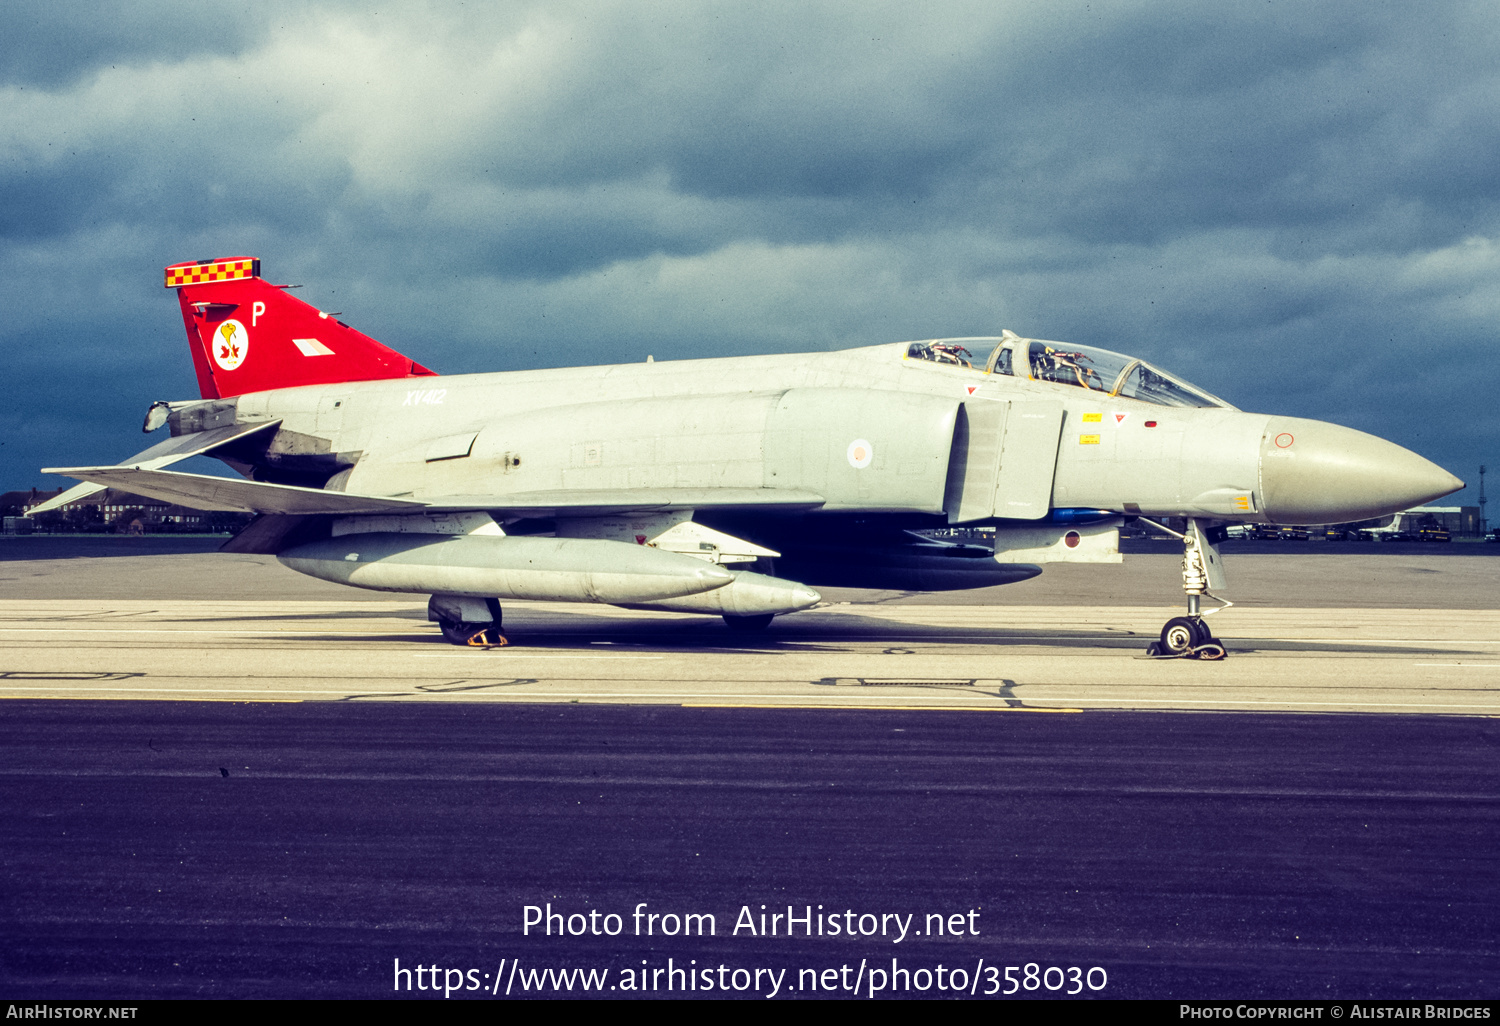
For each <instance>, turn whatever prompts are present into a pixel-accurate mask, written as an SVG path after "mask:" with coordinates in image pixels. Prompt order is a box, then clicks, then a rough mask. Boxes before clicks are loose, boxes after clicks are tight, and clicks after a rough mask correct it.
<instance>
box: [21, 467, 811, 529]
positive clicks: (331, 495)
mask: <svg viewBox="0 0 1500 1026" xmlns="http://www.w3.org/2000/svg"><path fill="white" fill-rule="evenodd" d="M44 472H45V473H48V474H62V475H63V476H64V477H76V478H81V479H82V480H84V481H88V482H91V483H93V484H95V485H102V486H104V487H107V488H119V489H122V490H124V491H128V492H133V493H135V494H136V495H147V496H150V497H151V498H153V499H162V500H163V501H166V502H175V503H177V504H178V505H182V506H189V507H192V508H193V509H208V510H233V511H236V512H242V513H279V514H290V515H293V516H310V515H316V514H333V515H336V516H354V515H357V514H363V513H418V512H422V511H424V510H425V511H429V512H442V511H447V510H454V511H456V510H485V511H487V512H490V513H496V514H501V515H511V516H522V517H538V516H607V515H610V514H613V513H629V512H640V511H653V512H655V511H663V512H665V511H669V510H681V509H709V508H719V509H722V508H726V507H730V508H732V507H739V508H752V509H758V510H763V511H766V512H771V511H782V510H806V509H816V508H817V507H819V506H821V505H823V497H822V496H820V495H814V494H813V493H811V492H803V491H796V490H792V489H782V488H621V489H577V490H566V489H563V490H557V491H542V492H520V493H515V494H511V495H458V496H443V497H439V498H432V499H412V498H394V497H390V496H378V495H351V494H349V493H348V492H326V491H322V490H320V489H317V488H299V487H297V486H295V485H278V484H267V483H265V482H262V481H245V480H240V479H238V478H227V477H209V476H207V475H205V474H183V473H180V472H178V471H175V470H153V469H148V468H145V467H139V466H113V467H50V468H47V469H46V470H45V471H44ZM65 494H66V493H65Z"/></svg>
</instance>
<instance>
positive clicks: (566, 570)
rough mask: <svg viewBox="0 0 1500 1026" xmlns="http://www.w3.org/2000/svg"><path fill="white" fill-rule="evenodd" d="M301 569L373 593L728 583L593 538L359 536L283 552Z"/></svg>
mask: <svg viewBox="0 0 1500 1026" xmlns="http://www.w3.org/2000/svg"><path fill="white" fill-rule="evenodd" d="M277 559H279V560H280V561H281V562H282V563H284V564H285V565H286V566H288V567H290V568H291V569H293V570H296V571H298V572H300V573H304V574H307V575H309V576H311V577H318V578H321V579H322V580H325V581H333V582H334V583H336V584H349V585H353V586H354V587H356V588H370V589H373V590H375V591H399V592H413V593H417V594H444V595H459V596H467V597H472V598H508V599H533V600H536V601H544V602H545V601H550V602H604V603H608V604H611V605H628V604H632V603H643V602H656V601H662V600H666V599H674V598H681V597H683V596H686V595H697V594H699V593H700V592H708V591H712V590H714V589H716V588H722V587H724V586H725V585H728V584H730V583H731V582H732V581H734V579H735V575H734V574H733V573H731V572H730V571H728V570H725V569H724V568H723V567H720V566H716V565H714V564H712V563H708V562H705V561H704V560H701V559H694V558H693V557H691V556H683V555H680V554H678V553H675V552H666V551H663V550H661V549H651V548H646V547H644V546H641V545H629V544H626V543H624V542H617V541H603V540H599V539H594V538H530V537H521V538H516V537H505V536H498V535H414V534H394V533H391V534H387V533H372V534H354V535H344V536H342V537H338V538H330V539H326V540H323V541H316V542H310V543H308V544H306V545H299V546H297V547H296V548H292V549H288V550H287V551H286V552H283V553H281V554H280V555H278V556H277Z"/></svg>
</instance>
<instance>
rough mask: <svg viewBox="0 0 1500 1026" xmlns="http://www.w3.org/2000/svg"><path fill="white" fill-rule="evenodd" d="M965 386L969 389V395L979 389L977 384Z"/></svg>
mask: <svg viewBox="0 0 1500 1026" xmlns="http://www.w3.org/2000/svg"><path fill="white" fill-rule="evenodd" d="M967 387H968V389H969V394H970V395H973V394H974V393H975V392H977V391H979V386H978V385H969V386H967Z"/></svg>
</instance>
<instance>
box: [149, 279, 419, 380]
mask: <svg viewBox="0 0 1500 1026" xmlns="http://www.w3.org/2000/svg"><path fill="white" fill-rule="evenodd" d="M167 288H169V289H176V290H177V301H178V303H179V304H181V306H182V322H183V324H184V325H185V326H186V327H187V335H188V344H189V346H190V347H191V349H192V351H193V368H194V369H195V370H196V371H197V372H198V387H199V389H200V390H201V391H202V393H203V398H205V399H225V398H228V397H230V396H236V395H244V394H245V393H246V392H262V391H265V390H266V389H271V388H291V387H294V386H296V385H329V384H333V383H335V382H340V381H376V380H380V379H384V378H408V377H420V376H424V375H430V374H433V373H434V372H433V371H430V370H428V369H427V368H426V367H423V366H422V365H421V364H419V363H416V362H414V361H412V360H409V359H407V358H406V357H404V356H402V355H401V354H400V353H398V352H396V351H395V350H394V349H388V348H386V347H385V346H383V345H381V344H380V343H379V342H376V341H375V340H374V339H373V338H370V337H369V336H368V335H362V334H360V333H359V332H357V331H355V330H354V329H353V328H351V327H349V326H348V325H347V324H345V323H343V322H342V321H338V320H335V319H334V317H333V315H332V314H326V313H323V312H321V311H320V310H318V309H316V308H315V307H311V306H308V305H307V304H306V303H304V302H302V301H301V300H300V299H293V298H292V297H291V296H289V295H287V294H286V291H285V287H284V286H280V285H272V284H270V283H269V282H267V281H265V280H264V279H262V278H261V276H260V261H259V260H256V259H255V258H254V257H225V258H221V259H218V260H203V261H195V262H192V263H186V264H173V265H172V266H171V267H168V268H167Z"/></svg>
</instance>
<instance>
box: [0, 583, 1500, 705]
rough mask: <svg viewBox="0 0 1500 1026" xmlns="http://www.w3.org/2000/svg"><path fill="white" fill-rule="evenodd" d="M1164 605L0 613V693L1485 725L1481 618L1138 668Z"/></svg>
mask: <svg viewBox="0 0 1500 1026" xmlns="http://www.w3.org/2000/svg"><path fill="white" fill-rule="evenodd" d="M1174 612H1175V611H1174V610H1172V609H1170V608H1141V607H1130V606H1109V607H1101V608H1098V609H1078V608H1074V607H1065V606H929V605H913V604H866V605H858V604H834V605H830V606H827V607H825V608H821V609H815V610H811V611H808V612H804V613H799V614H796V615H793V616H788V617H785V618H783V619H780V620H778V621H777V622H776V623H775V624H774V625H773V626H772V627H771V628H770V629H769V630H767V631H765V632H764V633H760V634H755V635H749V636H747V635H744V634H737V633H734V632H731V631H730V630H728V629H727V628H726V627H725V626H724V625H723V623H722V622H720V621H718V620H717V619H711V618H707V617H695V616H687V615H673V614H660V613H657V614H653V613H637V612H631V611H628V610H620V609H613V608H609V607H596V606H580V605H575V604H564V603H533V602H515V603H508V604H507V605H506V631H507V635H508V637H509V638H510V639H511V640H512V642H513V643H512V644H511V645H509V646H507V647H503V648H492V649H485V650H478V649H465V648H459V647H455V646H452V645H449V644H447V643H446V642H444V641H443V640H442V638H441V636H440V635H439V634H438V631H437V627H436V625H434V624H429V623H427V622H426V618H425V609H424V607H423V606H422V605H420V604H414V603H412V602H411V601H410V600H409V599H408V600H401V601H384V602H372V601H366V602H361V603H356V604H348V605H346V604H343V603H329V602H308V601H277V602H263V601H239V602H233V601H223V600H221V601H199V602H183V601H180V600H158V601H143V600H113V601H111V600H96V601H82V600H33V601H17V600H4V601H0V697H7V698H150V699H167V700H200V701H201V700H220V701H339V702H371V701H399V702H407V703H410V702H425V703H432V702H444V703H450V702H470V703H472V702H482V703H517V702H522V703H525V702H606V703H634V704H640V703H645V704H674V705H715V706H798V707H800V706H825V707H837V708H870V707H899V708H930V709H966V710H975V711H985V712H1013V711H1046V710H1051V711H1058V712H1064V711H1069V710H1078V709H1153V710H1165V709H1177V710H1207V711H1226V710H1246V711H1282V712H1399V713H1421V714H1440V715H1486V716H1494V715H1497V714H1500V611H1489V610H1388V609H1275V610H1271V609H1256V608H1250V607H1246V608H1234V609H1230V610H1227V611H1224V612H1222V613H1219V614H1216V615H1215V616H1214V617H1212V618H1211V619H1210V622H1211V623H1213V624H1215V627H1216V632H1217V633H1218V635H1219V636H1220V638H1221V639H1222V640H1223V642H1224V644H1225V646H1226V647H1227V649H1228V652H1229V657H1228V658H1227V659H1224V660H1222V661H1219V662H1207V661H1203V660H1196V659H1150V658H1147V657H1146V655H1145V646H1146V644H1147V642H1148V641H1150V640H1152V639H1154V638H1155V637H1156V635H1157V633H1158V631H1159V629H1160V625H1161V624H1162V623H1163V622H1164V621H1165V620H1166V618H1167V617H1169V616H1171V615H1174Z"/></svg>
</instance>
